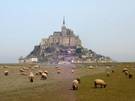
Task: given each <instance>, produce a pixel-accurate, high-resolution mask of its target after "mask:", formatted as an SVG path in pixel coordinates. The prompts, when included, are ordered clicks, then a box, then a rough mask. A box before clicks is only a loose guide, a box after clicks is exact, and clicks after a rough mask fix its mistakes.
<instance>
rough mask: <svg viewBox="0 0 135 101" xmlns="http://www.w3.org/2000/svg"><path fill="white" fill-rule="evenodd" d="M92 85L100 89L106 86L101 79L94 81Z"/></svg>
mask: <svg viewBox="0 0 135 101" xmlns="http://www.w3.org/2000/svg"><path fill="white" fill-rule="evenodd" d="M94 85H95V88H97V87H98V85H99V86H100V87H101V88H102V87H104V88H105V87H106V86H107V84H106V83H105V81H104V80H102V79H96V80H94Z"/></svg>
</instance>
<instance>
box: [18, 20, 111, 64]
mask: <svg viewBox="0 0 135 101" xmlns="http://www.w3.org/2000/svg"><path fill="white" fill-rule="evenodd" d="M111 61H112V60H111V58H110V57H106V56H103V55H99V54H96V53H95V52H94V51H92V50H91V49H87V48H84V47H83V46H82V43H81V39H80V38H79V36H77V35H76V34H75V33H74V31H73V30H72V29H70V28H67V27H66V24H65V19H63V23H62V27H61V31H55V32H53V34H52V35H50V36H49V37H48V38H43V39H42V40H41V42H40V43H39V45H36V46H35V47H34V49H33V50H32V51H31V52H30V54H28V55H27V56H26V57H24V58H23V57H20V58H19V62H20V63H24V62H26V63H31V62H39V63H65V62H70V63H93V62H102V63H104V62H111Z"/></svg>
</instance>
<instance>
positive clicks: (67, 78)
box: [56, 64, 75, 101]
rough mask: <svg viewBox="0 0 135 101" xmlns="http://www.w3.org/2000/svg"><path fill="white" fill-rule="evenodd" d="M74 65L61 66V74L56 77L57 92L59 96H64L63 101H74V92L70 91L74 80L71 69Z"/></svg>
mask: <svg viewBox="0 0 135 101" xmlns="http://www.w3.org/2000/svg"><path fill="white" fill-rule="evenodd" d="M73 67H75V65H71V64H68V65H61V66H60V68H61V73H60V74H58V75H57V76H56V80H57V81H58V82H57V85H59V87H58V91H60V92H59V94H60V96H64V97H65V99H64V101H75V96H74V91H73V90H72V81H73V79H74V74H73V73H72V68H73Z"/></svg>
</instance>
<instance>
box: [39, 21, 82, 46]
mask: <svg viewBox="0 0 135 101" xmlns="http://www.w3.org/2000/svg"><path fill="white" fill-rule="evenodd" d="M52 45H62V46H65V47H74V46H79V45H81V40H80V39H79V36H76V35H75V34H74V32H73V31H72V30H71V29H69V28H66V26H65V21H63V26H62V27H61V31H57V32H54V33H53V35H50V36H49V38H43V39H42V40H41V43H40V46H41V47H42V48H44V49H45V48H47V47H51V46H52Z"/></svg>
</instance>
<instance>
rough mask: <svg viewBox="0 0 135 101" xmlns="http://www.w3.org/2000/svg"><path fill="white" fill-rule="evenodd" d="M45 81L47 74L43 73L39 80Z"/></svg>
mask: <svg viewBox="0 0 135 101" xmlns="http://www.w3.org/2000/svg"><path fill="white" fill-rule="evenodd" d="M46 79H47V74H46V73H44V72H43V73H42V75H41V80H46Z"/></svg>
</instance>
